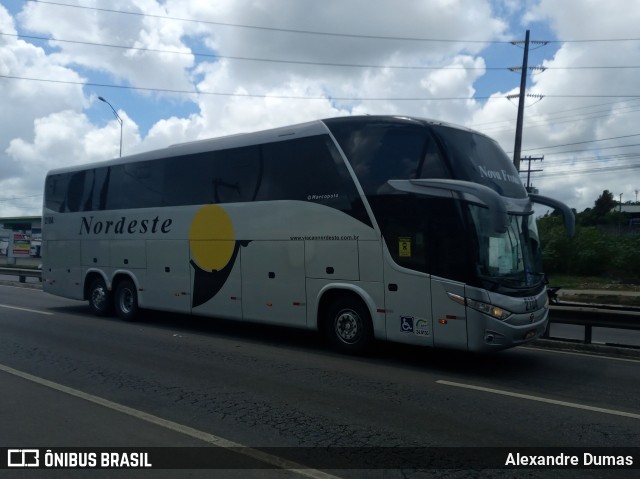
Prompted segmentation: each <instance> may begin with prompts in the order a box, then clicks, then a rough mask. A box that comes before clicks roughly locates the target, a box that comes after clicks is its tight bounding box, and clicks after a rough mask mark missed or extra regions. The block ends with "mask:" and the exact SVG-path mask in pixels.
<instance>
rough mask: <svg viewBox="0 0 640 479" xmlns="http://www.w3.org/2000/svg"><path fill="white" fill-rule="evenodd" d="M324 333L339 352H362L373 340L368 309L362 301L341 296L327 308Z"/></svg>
mask: <svg viewBox="0 0 640 479" xmlns="http://www.w3.org/2000/svg"><path fill="white" fill-rule="evenodd" d="M324 327H325V335H326V337H327V339H328V340H329V342H330V343H331V345H332V346H333V347H334V348H335V349H337V350H338V351H340V352H343V353H347V354H362V353H364V352H366V351H367V350H368V349H369V347H370V346H371V343H372V342H373V326H372V323H371V315H370V314H369V310H368V309H367V307H366V306H365V305H364V304H363V303H362V301H360V300H358V299H355V298H349V297H341V298H337V299H336V300H334V301H333V303H332V304H331V305H330V306H329V308H327V314H326V317H325V322H324Z"/></svg>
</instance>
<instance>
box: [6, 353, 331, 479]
mask: <svg viewBox="0 0 640 479" xmlns="http://www.w3.org/2000/svg"><path fill="white" fill-rule="evenodd" d="M0 371H4V372H6V373H8V374H12V375H14V376H17V377H20V378H22V379H26V380H27V381H31V382H34V383H36V384H40V385H41V386H46V387H48V388H51V389H55V390H56V391H59V392H62V393H65V394H69V395H70V396H74V397H77V398H80V399H84V400H85V401H89V402H92V403H94V404H98V405H100V406H103V407H106V408H109V409H112V410H114V411H118V412H120V413H123V414H127V415H128V416H132V417H134V418H136V419H140V420H142V421H146V422H148V423H151V424H155V425H156V426H160V427H164V428H166V429H170V430H172V431H176V432H178V433H180V434H184V435H185V436H190V437H193V438H195V439H199V440H201V441H204V442H206V443H208V444H211V445H213V446H216V447H227V448H239V449H237V450H236V449H234V452H236V453H238V454H244V455H245V456H248V457H251V458H252V459H257V460H258V461H261V462H264V463H266V464H271V465H272V466H275V467H277V468H279V469H286V470H289V471H291V472H295V473H297V474H300V475H302V476H306V477H310V478H312V479H340V478H339V477H338V476H334V475H332V474H327V473H326V472H323V471H319V470H317V469H308V468H306V467H305V466H304V465H302V464H298V463H296V462H293V461H289V460H287V459H284V458H282V457H279V456H275V455H273V454H268V453H265V452H262V451H259V450H258V449H254V448H251V447H247V446H245V445H243V444H240V443H238V442H234V441H230V440H228V439H225V438H223V437H220V436H216V435H214V434H209V433H208V432H204V431H200V430H199V429H195V428H192V427H189V426H185V425H184V424H180V423H177V422H173V421H169V420H168V419H163V418H161V417H159V416H154V415H153V414H149V413H146V412H144V411H140V410H138V409H134V408H131V407H129V406H125V405H123V404H119V403H116V402H113V401H109V400H108V399H104V398H101V397H99V396H94V395H92V394H88V393H85V392H82V391H80V390H78V389H73V388H70V387H68V386H64V385H62V384H58V383H55V382H53V381H49V380H48V379H44V378H40V377H38V376H34V375H32V374H29V373H25V372H22V371H19V370H17V369H13V368H12V367H9V366H5V365H4V364H0Z"/></svg>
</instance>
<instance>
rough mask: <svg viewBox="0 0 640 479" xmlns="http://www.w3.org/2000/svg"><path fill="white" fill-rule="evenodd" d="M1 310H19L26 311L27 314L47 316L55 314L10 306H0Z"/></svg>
mask: <svg viewBox="0 0 640 479" xmlns="http://www.w3.org/2000/svg"><path fill="white" fill-rule="evenodd" d="M0 308H7V309H17V310H18V311H26V312H27V313H36V314H44V315H47V316H52V315H53V313H50V312H49V311H38V310H37V309H29V308H19V307H18V306H9V305H8V304H0Z"/></svg>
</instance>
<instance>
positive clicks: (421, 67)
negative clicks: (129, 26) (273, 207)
mask: <svg viewBox="0 0 640 479" xmlns="http://www.w3.org/2000/svg"><path fill="white" fill-rule="evenodd" d="M0 35H3V36H10V37H16V38H23V39H29V40H39V41H46V42H59V43H70V44H73V45H86V46H92V47H101V48H117V49H122V50H132V51H139V52H148V53H162V54H167V53H168V54H172V55H192V56H195V57H203V58H214V59H224V60H240V61H251V62H265V63H287V64H294V65H311V66H325V67H326V66H330V67H346V68H384V69H401V70H483V71H490V70H503V71H506V70H513V69H514V67H507V66H499V67H491V66H487V67H468V66H462V65H457V66H425V65H376V64H362V63H336V62H318V61H304V60H288V59H280V58H256V57H243V56H232V55H219V54H215V53H205V52H198V51H192V50H189V51H180V50H165V49H159V48H145V47H136V46H133V45H116V44H112V43H100V42H89V41H83V40H69V39H64V38H54V37H42V36H37V35H24V34H19V33H18V34H16V33H4V32H0ZM534 68H540V69H544V70H596V69H640V65H593V66H587V65H582V66H569V67H534Z"/></svg>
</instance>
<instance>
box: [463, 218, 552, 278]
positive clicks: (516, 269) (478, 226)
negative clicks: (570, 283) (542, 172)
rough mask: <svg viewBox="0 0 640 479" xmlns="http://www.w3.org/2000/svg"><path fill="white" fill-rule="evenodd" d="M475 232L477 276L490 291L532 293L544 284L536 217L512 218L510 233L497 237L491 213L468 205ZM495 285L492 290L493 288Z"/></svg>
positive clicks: (508, 229) (509, 226) (510, 219)
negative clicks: (522, 291)
mask: <svg viewBox="0 0 640 479" xmlns="http://www.w3.org/2000/svg"><path fill="white" fill-rule="evenodd" d="M468 207H469V211H470V215H471V218H472V223H473V226H474V229H475V234H476V241H477V243H476V244H477V245H478V247H477V252H476V265H475V268H476V275H477V277H478V279H479V280H480V281H482V282H486V283H489V284H488V285H486V286H487V289H489V290H501V289H527V290H528V289H531V288H536V287H540V286H541V285H542V283H543V279H544V277H543V274H542V262H541V253H540V239H539V237H538V230H537V227H536V222H535V219H534V217H533V214H529V215H514V214H510V215H509V225H508V228H507V231H506V232H504V233H502V234H500V233H496V232H495V231H494V230H493V228H492V227H491V223H490V218H489V210H488V209H487V208H482V207H479V206H475V205H468ZM491 285H493V287H491Z"/></svg>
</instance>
